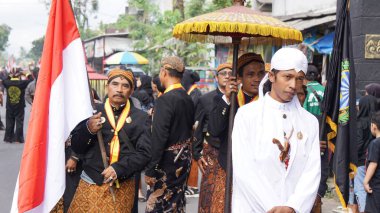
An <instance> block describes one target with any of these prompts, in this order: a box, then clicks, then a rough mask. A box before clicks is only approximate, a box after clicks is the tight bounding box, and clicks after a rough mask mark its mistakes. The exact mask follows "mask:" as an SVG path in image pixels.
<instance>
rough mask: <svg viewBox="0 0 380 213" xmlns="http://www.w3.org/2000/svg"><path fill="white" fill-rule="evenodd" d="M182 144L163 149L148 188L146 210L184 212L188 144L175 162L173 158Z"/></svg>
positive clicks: (188, 164)
mask: <svg viewBox="0 0 380 213" xmlns="http://www.w3.org/2000/svg"><path fill="white" fill-rule="evenodd" d="M181 147H182V146H178V147H177V148H173V149H171V148H169V149H167V150H165V152H164V155H163V157H162V159H161V162H160V164H159V166H158V167H157V168H156V175H155V177H154V178H155V181H156V182H155V184H154V185H153V186H152V187H151V188H150V189H149V190H148V200H147V202H146V210H145V211H146V212H147V213H152V212H155V213H156V212H178V213H179V212H185V211H186V201H185V189H186V181H187V178H188V177H189V172H190V164H191V151H190V148H189V144H188V145H185V146H184V151H183V152H182V154H181V155H180V157H179V159H178V160H177V162H175V163H174V158H175V157H176V156H177V154H178V153H179V151H180V148H181Z"/></svg>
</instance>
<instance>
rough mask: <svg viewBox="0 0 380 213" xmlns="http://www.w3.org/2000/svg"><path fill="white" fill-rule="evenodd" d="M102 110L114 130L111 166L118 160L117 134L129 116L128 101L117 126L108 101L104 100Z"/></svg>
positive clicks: (129, 106) (118, 142)
mask: <svg viewBox="0 0 380 213" xmlns="http://www.w3.org/2000/svg"><path fill="white" fill-rule="evenodd" d="M104 109H105V111H106V114H107V118H108V121H109V122H110V124H111V126H112V128H113V129H114V135H113V138H112V140H111V146H110V165H111V164H112V163H115V162H117V161H118V160H119V153H120V141H119V136H118V133H119V131H120V130H121V128H122V127H123V126H124V123H125V120H126V119H127V117H128V116H129V112H130V109H131V105H130V103H129V100H128V101H127V105H126V106H125V108H124V109H123V112H121V115H120V117H119V119H118V120H117V124H116V122H115V115H114V114H113V110H112V107H111V104H110V102H109V100H108V99H107V100H106V103H105V105H104ZM118 185H119V183H118V181H117V182H116V187H117V188H119V186H118Z"/></svg>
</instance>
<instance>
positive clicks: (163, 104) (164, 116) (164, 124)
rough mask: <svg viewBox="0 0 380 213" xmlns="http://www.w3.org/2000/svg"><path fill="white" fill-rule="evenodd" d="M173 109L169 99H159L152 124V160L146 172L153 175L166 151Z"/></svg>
mask: <svg viewBox="0 0 380 213" xmlns="http://www.w3.org/2000/svg"><path fill="white" fill-rule="evenodd" d="M173 110H174V109H171V108H170V103H169V100H167V98H166V97H164V96H162V97H160V98H159V99H157V103H156V106H155V110H154V117H153V125H152V137H151V138H152V160H151V162H150V163H149V165H148V167H147V170H146V172H145V174H146V175H147V176H149V177H153V176H154V174H155V169H156V167H157V165H158V163H159V162H160V160H161V156H162V155H163V153H164V151H165V146H166V143H167V141H168V138H169V134H170V123H171V122H170V121H171V119H172V117H173V113H174V112H173Z"/></svg>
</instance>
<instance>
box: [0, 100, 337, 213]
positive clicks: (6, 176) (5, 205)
mask: <svg viewBox="0 0 380 213" xmlns="http://www.w3.org/2000/svg"><path fill="white" fill-rule="evenodd" d="M29 112H30V106H27V107H26V109H25V123H24V129H25V130H26V128H27V124H28V120H29ZM0 115H1V119H2V121H3V122H4V124H5V109H4V107H0ZM25 133H26V131H25ZM3 138H4V131H0V141H1V142H0V162H1V163H0V183H1V184H0V213H3V212H4V213H5V212H9V210H10V208H11V205H12V198H13V192H14V187H15V184H16V179H17V175H18V171H19V166H20V159H21V155H22V150H23V147H24V145H23V144H9V143H4V142H2V141H3ZM143 188H144V189H145V185H143ZM323 202H324V206H323V212H332V210H333V209H335V208H336V207H337V206H338V202H337V200H336V199H334V198H332V199H324V201H323ZM197 206H198V198H188V199H187V207H186V209H187V212H190V213H193V212H197ZM144 209H145V203H141V202H140V203H139V210H140V211H139V212H144Z"/></svg>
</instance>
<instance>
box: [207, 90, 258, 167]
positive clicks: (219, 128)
mask: <svg viewBox="0 0 380 213" xmlns="http://www.w3.org/2000/svg"><path fill="white" fill-rule="evenodd" d="M243 94H244V99H245V103H246V104H247V103H249V102H251V101H252V99H253V97H250V96H248V95H246V94H245V93H243ZM222 97H223V96H215V97H214V100H213V104H212V109H211V112H210V115H209V124H208V131H209V133H210V135H211V136H213V137H218V138H219V140H220V148H219V155H218V161H219V164H220V166H221V167H222V168H223V169H224V170H226V167H227V149H228V122H229V115H230V105H228V104H227V103H226V102H225V101H224V100H223V98H222ZM238 108H239V105H238V104H236V111H237V109H238ZM235 113H236V112H235Z"/></svg>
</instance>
